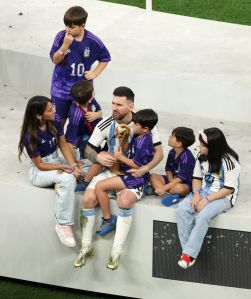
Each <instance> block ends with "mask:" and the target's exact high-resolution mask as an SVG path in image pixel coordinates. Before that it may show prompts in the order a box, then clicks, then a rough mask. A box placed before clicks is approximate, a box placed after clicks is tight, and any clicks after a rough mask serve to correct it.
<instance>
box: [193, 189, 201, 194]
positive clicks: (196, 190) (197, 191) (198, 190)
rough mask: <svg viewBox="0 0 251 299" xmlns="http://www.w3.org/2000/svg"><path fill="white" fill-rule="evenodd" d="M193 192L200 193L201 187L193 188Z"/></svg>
mask: <svg viewBox="0 0 251 299" xmlns="http://www.w3.org/2000/svg"><path fill="white" fill-rule="evenodd" d="M192 192H193V194H194V193H200V188H199V189H195V190H193V191H192Z"/></svg>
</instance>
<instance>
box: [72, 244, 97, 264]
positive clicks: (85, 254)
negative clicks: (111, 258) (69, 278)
mask: <svg viewBox="0 0 251 299" xmlns="http://www.w3.org/2000/svg"><path fill="white" fill-rule="evenodd" d="M92 256H94V248H93V247H92V246H91V245H90V246H88V247H83V248H81V250H80V252H79V255H78V257H77V258H76V260H75V262H74V267H82V266H84V265H85V263H86V261H87V260H88V258H90V257H92Z"/></svg>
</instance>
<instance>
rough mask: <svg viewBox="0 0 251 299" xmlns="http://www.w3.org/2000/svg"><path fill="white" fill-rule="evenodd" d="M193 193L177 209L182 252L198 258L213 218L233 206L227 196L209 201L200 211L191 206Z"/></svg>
mask: <svg viewBox="0 0 251 299" xmlns="http://www.w3.org/2000/svg"><path fill="white" fill-rule="evenodd" d="M191 200H192V193H190V194H189V195H188V196H187V197H185V199H184V200H183V201H182V202H180V204H179V206H178V209H177V211H176V220H177V226H178V235H179V239H180V243H181V247H182V252H183V253H186V254H188V255H190V256H192V257H193V258H197V256H198V254H199V252H200V249H201V246H202V243H203V240H204V238H205V235H206V233H207V230H208V227H209V224H210V222H211V220H212V219H213V218H214V217H215V216H217V215H219V214H220V213H223V212H226V211H227V210H228V209H230V208H231V203H230V201H229V200H228V199H227V198H222V199H218V200H214V201H212V202H210V203H208V204H207V205H206V206H205V207H204V208H203V209H202V210H201V211H200V212H199V213H197V212H196V211H195V210H194V209H193V208H192V207H191V206H190V202H191Z"/></svg>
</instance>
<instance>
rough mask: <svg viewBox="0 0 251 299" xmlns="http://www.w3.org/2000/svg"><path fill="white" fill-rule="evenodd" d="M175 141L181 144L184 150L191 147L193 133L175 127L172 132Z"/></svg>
mask: <svg viewBox="0 0 251 299" xmlns="http://www.w3.org/2000/svg"><path fill="white" fill-rule="evenodd" d="M172 135H174V136H175V138H176V139H177V141H179V142H181V144H182V146H183V147H184V148H186V147H188V146H191V145H192V144H193V143H194V142H195V136H194V132H193V130H192V129H190V128H186V127H177V128H175V129H174V130H173V131H172Z"/></svg>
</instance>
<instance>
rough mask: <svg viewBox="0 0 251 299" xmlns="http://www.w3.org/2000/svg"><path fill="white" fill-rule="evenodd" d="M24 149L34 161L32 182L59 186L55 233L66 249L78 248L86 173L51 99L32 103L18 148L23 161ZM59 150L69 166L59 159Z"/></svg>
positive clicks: (38, 185)
mask: <svg viewBox="0 0 251 299" xmlns="http://www.w3.org/2000/svg"><path fill="white" fill-rule="evenodd" d="M24 148H25V149H26V152H27V153H28V155H29V157H30V159H31V166H30V169H29V180H30V182H31V183H32V184H33V185H35V186H37V187H48V186H51V185H53V184H56V186H57V188H56V212H55V218H56V221H57V224H56V227H55V229H56V232H57V234H58V236H59V238H60V241H61V242H62V243H63V244H64V245H66V246H68V247H74V246H75V245H76V242H75V239H74V236H73V232H72V225H73V223H74V189H75V187H76V179H75V178H76V177H79V176H82V175H83V173H82V171H81V170H80V169H79V167H78V164H77V162H76V160H75V158H74V157H73V155H72V152H71V151H70V148H69V146H68V144H67V142H66V141H65V137H64V132H63V128H62V126H61V122H60V119H59V117H58V116H57V115H56V114H55V111H54V108H53V106H52V102H51V100H50V99H48V98H47V97H44V96H34V97H32V98H31V99H30V100H29V101H28V104H27V107H26V110H25V114H24V119H23V124H22V128H21V135H20V141H19V144H18V152H19V154H18V158H19V160H20V161H21V155H22V154H23V151H24ZM58 148H59V149H60V151H61V153H62V154H63V156H64V158H65V160H66V161H67V162H68V163H69V164H68V165H66V163H65V164H64V163H63V162H62V160H61V158H60V157H59V152H58Z"/></svg>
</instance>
